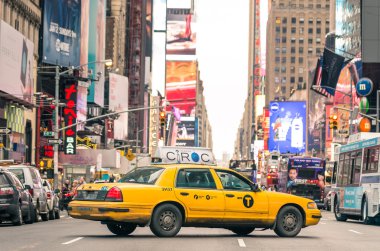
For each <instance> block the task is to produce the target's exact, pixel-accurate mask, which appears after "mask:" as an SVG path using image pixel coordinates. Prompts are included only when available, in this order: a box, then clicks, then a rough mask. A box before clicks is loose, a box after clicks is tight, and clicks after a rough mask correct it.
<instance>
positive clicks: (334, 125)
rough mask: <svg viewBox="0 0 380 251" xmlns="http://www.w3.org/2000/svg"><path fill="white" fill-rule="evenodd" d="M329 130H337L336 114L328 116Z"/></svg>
mask: <svg viewBox="0 0 380 251" xmlns="http://www.w3.org/2000/svg"><path fill="white" fill-rule="evenodd" d="M329 119H330V129H333V130H336V129H338V116H337V115H336V114H333V115H330V117H329Z"/></svg>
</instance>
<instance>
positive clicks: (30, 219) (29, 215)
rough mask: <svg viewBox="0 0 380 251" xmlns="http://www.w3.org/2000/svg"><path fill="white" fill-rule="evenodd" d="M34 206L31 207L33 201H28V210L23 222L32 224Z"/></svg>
mask: <svg viewBox="0 0 380 251" xmlns="http://www.w3.org/2000/svg"><path fill="white" fill-rule="evenodd" d="M34 218H35V216H34V207H33V203H32V202H30V203H29V210H28V217H27V218H26V219H25V221H24V222H25V224H33V222H34Z"/></svg>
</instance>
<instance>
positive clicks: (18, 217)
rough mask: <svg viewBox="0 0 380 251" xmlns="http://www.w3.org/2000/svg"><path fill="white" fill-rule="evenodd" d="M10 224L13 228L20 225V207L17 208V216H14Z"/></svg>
mask: <svg viewBox="0 0 380 251" xmlns="http://www.w3.org/2000/svg"><path fill="white" fill-rule="evenodd" d="M12 223H13V226H21V225H22V211H21V205H20V206H19V207H18V211H17V214H16V216H15V220H14V221H13V222H12Z"/></svg>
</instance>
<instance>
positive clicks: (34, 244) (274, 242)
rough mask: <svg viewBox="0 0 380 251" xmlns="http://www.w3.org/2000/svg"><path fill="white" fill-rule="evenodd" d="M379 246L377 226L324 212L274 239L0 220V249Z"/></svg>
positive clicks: (259, 234)
mask: <svg viewBox="0 0 380 251" xmlns="http://www.w3.org/2000/svg"><path fill="white" fill-rule="evenodd" d="M244 249H249V250H281V251H282V250H292V251H294V250H307V251H310V250H318V251H321V250H344V251H347V250H355V251H356V250H365V251H371V250H376V251H378V250H380V226H379V225H370V226H367V225H363V224H362V223H360V222H357V221H348V222H337V221H335V218H334V216H333V214H332V213H329V212H323V218H322V220H321V222H320V223H319V225H317V226H313V227H308V228H304V229H302V231H301V233H300V235H299V236H298V237H296V238H279V237H277V236H276V235H275V233H274V232H273V231H271V230H265V231H254V232H253V233H252V234H251V235H249V236H245V237H238V236H236V235H234V234H232V233H231V232H230V231H228V230H224V229H207V228H183V229H182V230H181V231H180V233H179V234H178V236H177V237H175V238H157V237H155V236H154V235H153V234H152V233H151V232H150V229H149V228H148V227H145V228H137V229H136V231H135V232H134V233H133V234H132V235H131V236H129V237H117V236H115V235H113V234H111V232H109V231H108V229H107V227H106V226H104V225H101V224H100V223H98V222H92V221H85V220H76V219H73V218H71V217H68V216H67V215H64V216H63V217H62V218H61V219H60V220H54V221H48V222H39V223H35V224H32V225H23V226H20V227H14V226H11V225H6V224H0V250H1V251H8V250H9V251H11V250H12V251H18V250H41V251H43V250H49V251H51V250H54V251H59V250H64V251H67V250H76V251H77V250H91V251H94V250H101V251H106V250H133V251H135V250H136V251H137V250H154V251H156V250H181V251H182V250H190V251H198V250H207V251H212V250H218V251H222V250H244Z"/></svg>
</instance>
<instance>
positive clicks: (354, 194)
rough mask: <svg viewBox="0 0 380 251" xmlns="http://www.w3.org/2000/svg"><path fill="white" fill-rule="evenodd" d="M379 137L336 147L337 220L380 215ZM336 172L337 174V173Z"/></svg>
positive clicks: (365, 219)
mask: <svg viewBox="0 0 380 251" xmlns="http://www.w3.org/2000/svg"><path fill="white" fill-rule="evenodd" d="M379 153H380V137H376V138H372V139H366V140H360V141H357V142H353V143H349V144H347V145H343V146H340V147H338V149H336V154H337V155H338V156H339V157H338V159H337V161H338V169H337V172H336V179H335V177H333V179H332V180H334V181H335V180H336V184H335V185H333V188H332V190H333V193H332V196H331V199H332V201H331V205H333V211H334V214H335V218H336V220H338V221H346V220H347V219H355V220H362V221H363V222H364V223H365V224H370V223H372V222H373V221H374V220H375V219H376V218H378V219H379V218H380V213H379V212H380V211H379V207H380V192H379V190H380V168H379V162H380V161H379ZM334 175H335V174H334Z"/></svg>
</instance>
